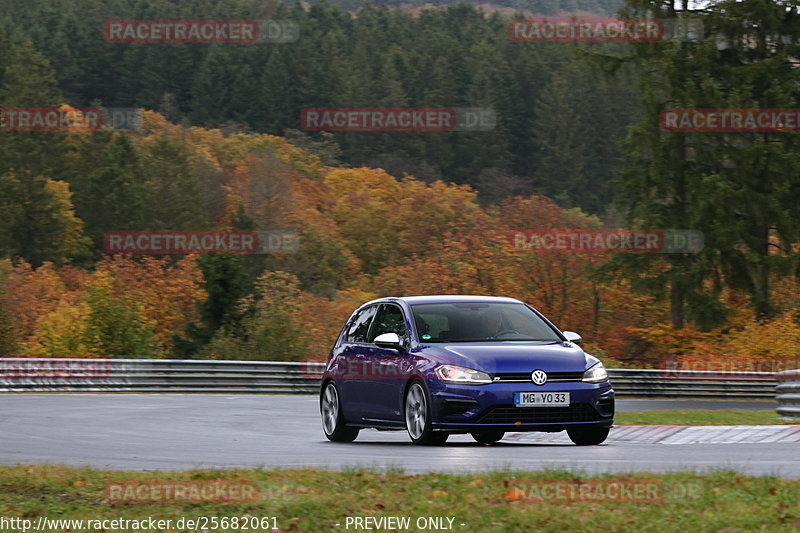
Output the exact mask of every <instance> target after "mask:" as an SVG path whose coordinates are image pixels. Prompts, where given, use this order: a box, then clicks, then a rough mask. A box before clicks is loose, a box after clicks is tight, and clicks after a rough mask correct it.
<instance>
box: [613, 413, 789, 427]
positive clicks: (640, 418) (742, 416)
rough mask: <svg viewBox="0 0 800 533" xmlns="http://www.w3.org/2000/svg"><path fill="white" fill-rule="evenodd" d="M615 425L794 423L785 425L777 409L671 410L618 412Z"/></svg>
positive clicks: (615, 416) (754, 424)
mask: <svg viewBox="0 0 800 533" xmlns="http://www.w3.org/2000/svg"><path fill="white" fill-rule="evenodd" d="M614 424H616V425H621V426H627V425H642V424H644V425H647V424H666V425H679V426H684V425H685V426H736V425H753V426H762V425H771V424H791V422H784V421H782V420H781V419H780V417H779V416H778V413H776V412H775V411H774V410H763V411H761V410H758V411H756V410H750V409H670V410H664V411H630V412H627V413H619V412H618V413H616V414H615V415H614Z"/></svg>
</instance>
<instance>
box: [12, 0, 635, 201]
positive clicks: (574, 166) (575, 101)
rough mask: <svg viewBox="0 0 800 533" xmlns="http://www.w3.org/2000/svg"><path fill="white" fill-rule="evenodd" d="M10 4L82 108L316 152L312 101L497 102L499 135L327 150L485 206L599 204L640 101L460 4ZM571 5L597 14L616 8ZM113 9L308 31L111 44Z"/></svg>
mask: <svg viewBox="0 0 800 533" xmlns="http://www.w3.org/2000/svg"><path fill="white" fill-rule="evenodd" d="M523 3H524V2H523ZM4 4H5V5H6V6H7V8H6V9H3V11H2V13H0V28H4V29H5V32H6V33H7V34H8V35H9V36H10V38H11V40H12V41H20V40H24V39H30V40H32V42H33V43H34V46H35V48H36V49H37V50H38V51H39V52H41V53H42V54H43V55H44V56H45V57H46V58H47V59H48V60H49V61H50V63H51V65H52V66H53V68H54V70H55V75H56V78H57V81H58V87H59V88H60V90H61V91H62V93H63V95H64V97H65V99H66V100H67V101H68V102H69V103H70V104H72V105H76V106H80V105H91V104H94V103H101V104H103V105H106V106H116V107H143V108H146V109H153V110H157V111H160V112H162V113H163V114H165V116H167V117H168V118H169V119H171V120H173V121H175V122H185V123H187V124H194V125H200V126H207V127H222V128H227V129H229V130H237V129H238V130H243V131H257V132H265V133H272V134H278V135H289V136H293V137H294V140H295V141H297V142H298V144H304V145H305V146H306V147H308V148H311V149H312V150H313V149H314V147H319V146H321V145H320V143H319V142H316V141H319V140H320V139H321V138H322V136H321V135H319V134H313V135H311V136H310V138H306V139H304V137H308V136H307V135H299V134H297V133H296V132H297V131H298V130H301V124H300V113H301V110H302V109H303V108H306V107H322V106H337V107H361V106H395V107H403V106H409V107H413V106H418V107H423V106H425V107H488V108H492V109H494V111H495V113H496V116H497V126H496V128H495V129H494V130H493V131H491V132H469V133H466V132H437V133H418V132H397V133H362V132H359V133H355V132H338V133H335V134H333V137H332V140H333V141H335V144H336V145H338V147H337V148H336V150H335V152H337V153H338V154H339V155H338V158H337V157H329V155H330V152H329V151H328V150H324V149H323V150H322V151H321V153H320V155H323V156H325V157H326V158H327V160H328V161H329V162H331V163H342V164H346V165H353V166H356V165H368V166H374V167H381V168H384V169H386V170H387V171H389V172H390V173H392V174H394V175H397V176H402V175H403V174H404V173H408V174H412V175H415V176H417V177H419V178H421V179H425V180H435V179H440V178H442V179H447V180H451V181H455V182H458V183H467V184H471V185H474V186H476V187H478V188H479V189H480V190H481V191H482V194H483V195H484V197H485V199H487V200H489V201H492V200H495V199H498V198H502V197H504V196H507V195H509V194H514V193H534V192H535V193H540V194H546V195H548V196H551V197H553V198H555V199H556V200H557V201H558V202H559V203H560V204H561V205H562V206H565V207H575V206H577V207H581V208H583V209H584V210H587V211H589V212H594V213H600V212H602V211H603V210H604V208H605V206H606V205H607V204H608V203H609V202H610V200H611V191H609V189H608V187H607V186H606V185H607V182H608V180H609V179H610V178H611V176H612V174H613V172H614V169H615V168H617V166H618V160H619V150H618V144H619V141H620V140H621V139H622V137H623V136H624V134H625V128H626V126H627V125H628V124H629V123H631V121H632V120H633V117H634V116H635V112H636V109H637V106H636V101H637V93H636V91H635V89H633V84H632V83H631V77H630V76H627V77H626V76H618V77H616V78H614V79H613V80H610V79H605V78H602V77H600V76H597V75H596V74H595V73H593V71H592V70H591V68H590V67H589V66H588V65H586V64H585V62H583V61H581V60H580V59H578V58H576V57H575V55H574V54H573V53H572V52H573V47H571V46H570V45H567V44H561V43H521V42H512V41H511V40H510V39H509V37H508V32H507V25H508V18H504V17H501V16H499V15H496V14H493V15H484V14H483V13H481V12H479V11H478V10H476V8H474V7H473V6H471V5H467V4H458V5H451V6H449V7H447V9H444V10H431V9H429V10H425V11H423V12H421V13H420V14H419V15H414V16H412V15H410V14H409V13H407V12H404V11H401V10H389V9H388V8H387V7H386V6H381V7H363V8H361V9H359V10H358V11H357V13H355V16H354V15H353V14H351V13H349V12H347V11H346V10H345V8H349V7H351V6H348V5H346V6H345V8H343V7H339V6H337V5H334V4H333V3H329V2H327V1H321V2H315V3H314V4H313V5H311V6H310V8H308V10H304V9H303V8H301V7H300V6H299V5H298V4H285V5H277V4H265V3H264V2H262V1H260V0H222V1H219V2H209V1H206V0H190V1H181V2H172V1H167V0H148V1H141V0H113V1H111V2H108V1H105V0H76V1H74V2H69V3H67V4H64V3H62V2H56V1H54V0H24V1H22V0H19V1H18V0H5V2H4ZM532 4H537V3H536V2H533V3H532ZM572 4H575V6H574V8H575V9H586V10H591V9H598V10H600V11H601V12H602V10H603V9H605V8H607V7H609V6H608V4H610V3H608V2H581V1H575V2H571V4H570V6H571V5H572ZM509 5H513V4H509ZM537 5H541V6H546V5H548V3H547V2H539V3H538V4H537ZM559 5H560V6H561V9H564V10H566V7H570V6H566V4H564V3H563V2H559ZM520 8H524V9H530V6H520ZM537 9H538V8H537ZM553 9H555V8H553ZM570 9H572V7H570ZM539 11H541V12H545V13H546V12H548V9H546V8H544V7H542V8H541V9H539ZM109 18H148V19H154V18H227V19H230V18H262V19H263V18H275V19H292V20H295V21H297V22H298V23H299V25H300V38H299V40H298V41H296V42H294V43H285V44H273V43H258V44H250V45H243V44H116V43H108V42H106V41H105V40H104V38H103V32H102V28H103V21H104V20H106V19H109Z"/></svg>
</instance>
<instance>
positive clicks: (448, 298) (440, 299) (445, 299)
mask: <svg viewBox="0 0 800 533" xmlns="http://www.w3.org/2000/svg"><path fill="white" fill-rule="evenodd" d="M398 300H400V301H403V302H405V303H407V304H410V305H413V304H446V303H458V302H481V303H517V304H518V303H523V302H522V301H520V300H517V299H516V298H508V297H506V296H479V295H472V294H437V295H430V296H391V297H386V298H379V299H377V300H373V301H371V302H369V303H371V304H372V303H379V302H396V301H398Z"/></svg>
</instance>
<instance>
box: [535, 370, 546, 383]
mask: <svg viewBox="0 0 800 533" xmlns="http://www.w3.org/2000/svg"><path fill="white" fill-rule="evenodd" d="M531 381H533V384H534V385H544V384H545V382H546V381H547V374H545V372H544V370H534V371H533V372H531Z"/></svg>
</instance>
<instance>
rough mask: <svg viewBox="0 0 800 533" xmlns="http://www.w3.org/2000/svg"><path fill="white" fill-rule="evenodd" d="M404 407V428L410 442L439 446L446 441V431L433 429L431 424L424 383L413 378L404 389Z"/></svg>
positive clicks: (427, 396) (426, 390) (429, 406)
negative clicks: (406, 388) (405, 389)
mask: <svg viewBox="0 0 800 533" xmlns="http://www.w3.org/2000/svg"><path fill="white" fill-rule="evenodd" d="M403 405H404V406H405V409H404V411H403V414H404V415H405V419H406V430H407V431H408V436H409V437H410V438H411V442H413V443H414V444H420V445H422V446H441V445H442V444H444V443H445V442H447V437H448V436H449V435H448V434H447V433H442V432H439V431H433V428H432V425H431V402H430V395H429V394H428V389H427V387H425V385H424V384H423V383H422V382H421V381H419V380H415V381H413V382H411V386H409V387H408V390H407V391H406V397H405V400H404V401H403Z"/></svg>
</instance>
